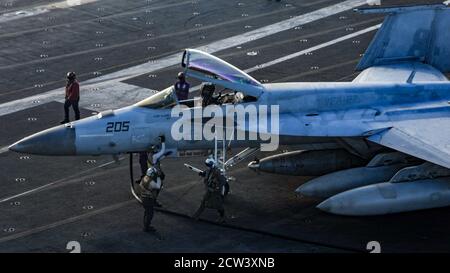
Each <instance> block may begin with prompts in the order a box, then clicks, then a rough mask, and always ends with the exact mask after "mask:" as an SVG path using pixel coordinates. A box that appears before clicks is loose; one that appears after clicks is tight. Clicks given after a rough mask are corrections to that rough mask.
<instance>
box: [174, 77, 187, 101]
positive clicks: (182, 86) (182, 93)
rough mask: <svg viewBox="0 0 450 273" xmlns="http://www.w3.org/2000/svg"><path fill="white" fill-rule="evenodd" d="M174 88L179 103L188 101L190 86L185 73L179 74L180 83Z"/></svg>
mask: <svg viewBox="0 0 450 273" xmlns="http://www.w3.org/2000/svg"><path fill="white" fill-rule="evenodd" d="M174 87H175V93H176V95H177V99H178V100H179V101H181V100H187V99H188V97H189V87H190V85H189V83H188V82H186V77H185V76H184V73H183V72H180V73H178V81H177V82H176V83H175V85H174Z"/></svg>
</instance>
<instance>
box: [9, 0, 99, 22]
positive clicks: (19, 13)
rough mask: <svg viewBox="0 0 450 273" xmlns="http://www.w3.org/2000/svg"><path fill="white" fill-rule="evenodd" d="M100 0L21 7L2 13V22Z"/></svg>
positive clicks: (70, 0) (71, 0)
mask: <svg viewBox="0 0 450 273" xmlns="http://www.w3.org/2000/svg"><path fill="white" fill-rule="evenodd" d="M96 1H98V0H66V1H60V2H56V3H51V4H46V5H40V6H34V7H31V8H25V9H19V10H15V11H12V12H8V13H3V14H0V23H5V22H9V21H13V20H17V19H22V18H26V17H31V16H35V15H39V14H43V13H47V12H50V11H52V10H54V9H65V8H70V7H75V6H80V5H84V4H88V3H92V2H96Z"/></svg>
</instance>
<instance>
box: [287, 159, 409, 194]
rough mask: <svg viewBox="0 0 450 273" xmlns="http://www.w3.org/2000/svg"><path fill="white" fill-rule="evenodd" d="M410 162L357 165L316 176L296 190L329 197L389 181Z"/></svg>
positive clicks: (301, 192) (300, 192)
mask: <svg viewBox="0 0 450 273" xmlns="http://www.w3.org/2000/svg"><path fill="white" fill-rule="evenodd" d="M406 166H408V164H404V163H399V164H394V165H388V166H377V167H357V168H352V169H347V170H341V171H337V172H333V173H329V174H325V175H323V176H319V177H316V178H314V179H312V180H310V181H308V182H306V183H305V184H303V185H301V186H300V187H298V188H297V189H296V190H295V192H297V193H299V194H301V195H305V196H309V197H318V198H328V197H331V196H333V195H336V194H338V193H341V192H344V191H347V190H350V189H355V188H359V187H362V186H367V185H372V184H376V183H381V182H386V181H389V180H390V179H391V178H392V177H393V176H394V175H395V174H396V173H397V172H398V171H399V170H400V169H402V168H404V167H406Z"/></svg>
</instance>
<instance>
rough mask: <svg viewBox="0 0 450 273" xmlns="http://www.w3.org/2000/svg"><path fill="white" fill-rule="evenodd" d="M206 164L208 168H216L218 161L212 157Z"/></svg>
mask: <svg viewBox="0 0 450 273" xmlns="http://www.w3.org/2000/svg"><path fill="white" fill-rule="evenodd" d="M205 164H206V166H208V167H210V168H211V167H213V166H215V165H216V161H215V160H214V159H213V158H212V157H208V158H207V159H206V160H205Z"/></svg>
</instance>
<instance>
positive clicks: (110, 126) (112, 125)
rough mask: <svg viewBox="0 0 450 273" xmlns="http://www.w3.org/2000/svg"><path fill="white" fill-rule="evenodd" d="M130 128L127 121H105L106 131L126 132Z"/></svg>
mask: <svg viewBox="0 0 450 273" xmlns="http://www.w3.org/2000/svg"><path fill="white" fill-rule="evenodd" d="M128 130H130V122H129V121H118V122H108V123H106V132H107V133H112V132H128Z"/></svg>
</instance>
